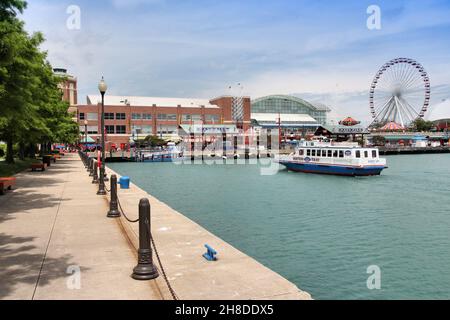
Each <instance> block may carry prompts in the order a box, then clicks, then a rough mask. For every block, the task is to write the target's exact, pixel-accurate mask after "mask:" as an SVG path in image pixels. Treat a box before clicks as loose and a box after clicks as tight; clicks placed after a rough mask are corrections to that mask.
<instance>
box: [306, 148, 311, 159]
mask: <svg viewBox="0 0 450 320" xmlns="http://www.w3.org/2000/svg"><path fill="white" fill-rule="evenodd" d="M306 155H307V156H308V157H311V149H307V150H306Z"/></svg>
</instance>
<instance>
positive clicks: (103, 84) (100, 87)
mask: <svg viewBox="0 0 450 320" xmlns="http://www.w3.org/2000/svg"><path fill="white" fill-rule="evenodd" d="M107 89H108V86H107V85H106V82H105V80H104V79H103V77H102V80H101V81H100V83H99V84H98V90H99V91H100V94H101V95H102V116H101V128H100V130H102V157H101V158H102V162H101V166H100V181H99V184H98V191H97V194H98V195H105V194H106V190H105V93H106V90H107Z"/></svg>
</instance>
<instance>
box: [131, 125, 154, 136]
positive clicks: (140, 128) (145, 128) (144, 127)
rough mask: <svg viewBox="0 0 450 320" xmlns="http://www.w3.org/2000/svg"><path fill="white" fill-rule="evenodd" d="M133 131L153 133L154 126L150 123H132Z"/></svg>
mask: <svg viewBox="0 0 450 320" xmlns="http://www.w3.org/2000/svg"><path fill="white" fill-rule="evenodd" d="M131 132H132V133H134V134H136V135H139V134H142V135H146V136H147V135H150V134H152V133H153V127H152V126H149V125H142V126H136V125H132V126H131Z"/></svg>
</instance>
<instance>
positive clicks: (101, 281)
mask: <svg viewBox="0 0 450 320" xmlns="http://www.w3.org/2000/svg"><path fill="white" fill-rule="evenodd" d="M91 180H92V179H91V178H90V177H88V175H87V173H86V170H85V169H84V166H83V165H82V162H81V161H80V160H79V157H78V155H75V154H72V155H66V157H64V158H63V159H62V160H59V161H57V163H56V164H52V166H51V167H50V168H48V170H47V171H45V172H42V173H40V172H33V173H32V172H29V171H27V172H23V173H21V174H19V175H18V176H17V186H16V188H15V190H14V191H13V192H7V193H6V195H4V196H1V197H0V299H161V295H160V294H159V292H158V290H157V288H156V287H155V283H150V282H138V281H135V280H133V279H131V277H130V274H131V272H132V268H133V267H134V265H135V264H136V256H135V252H134V250H132V247H131V246H130V245H129V243H128V242H127V240H126V237H124V235H123V234H122V233H121V229H120V227H119V225H118V223H117V221H115V220H111V219H107V218H106V212H107V203H106V201H105V200H104V197H99V196H97V195H96V194H95V192H96V188H97V185H92V184H91ZM77 270H80V271H81V273H80V277H79V278H78V277H77V273H76V274H72V272H74V271H77ZM68 272H69V273H68ZM78 287H79V289H77V288H78Z"/></svg>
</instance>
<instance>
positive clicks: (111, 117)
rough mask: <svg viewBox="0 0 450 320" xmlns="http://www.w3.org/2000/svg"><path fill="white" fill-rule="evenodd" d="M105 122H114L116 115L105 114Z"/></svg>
mask: <svg viewBox="0 0 450 320" xmlns="http://www.w3.org/2000/svg"><path fill="white" fill-rule="evenodd" d="M105 120H114V113H111V112H105Z"/></svg>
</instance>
